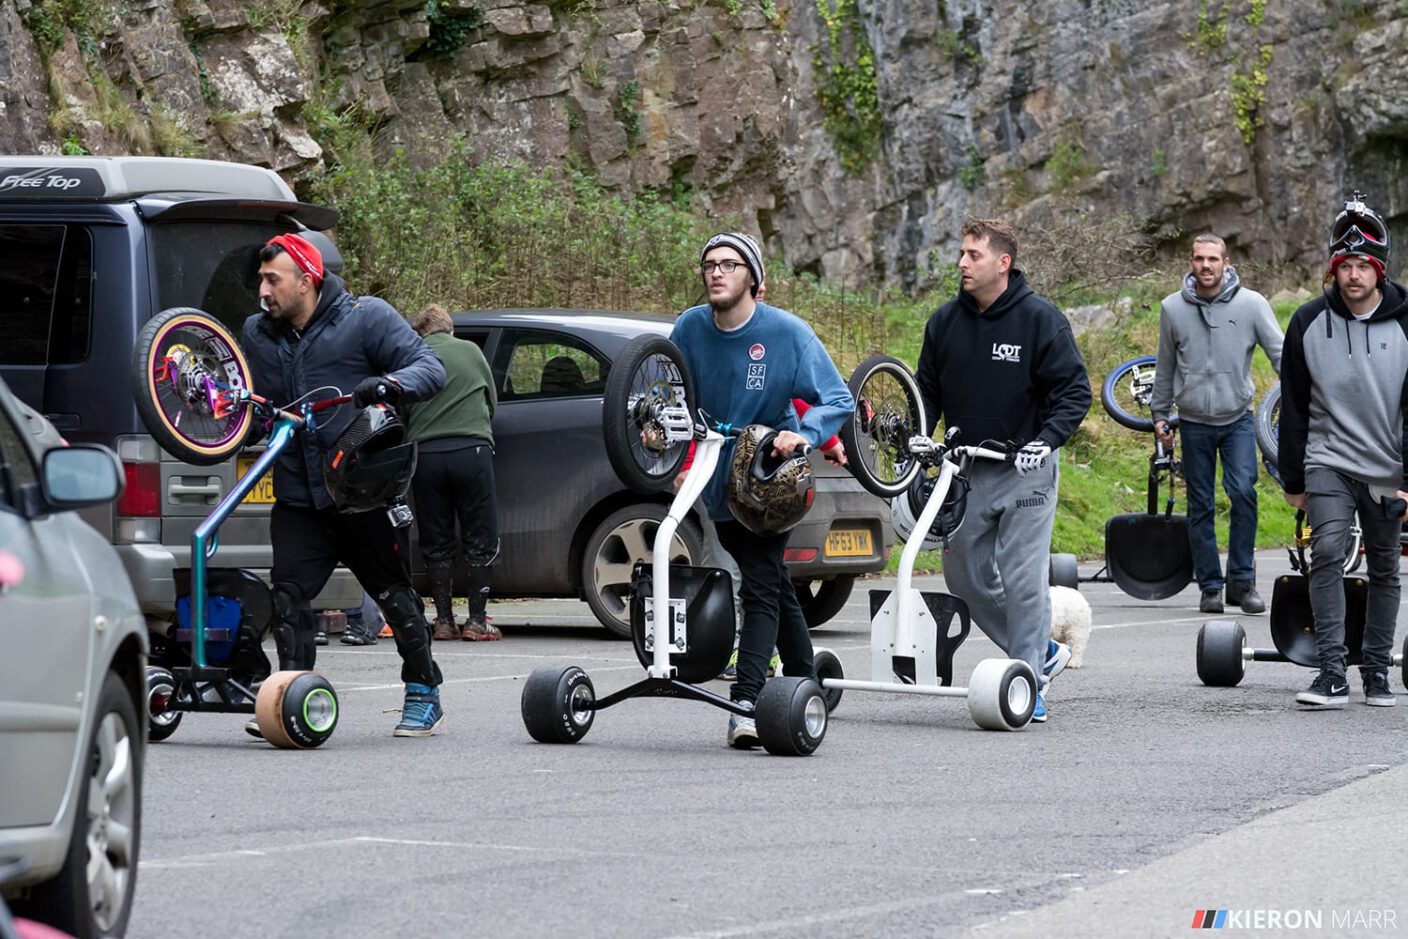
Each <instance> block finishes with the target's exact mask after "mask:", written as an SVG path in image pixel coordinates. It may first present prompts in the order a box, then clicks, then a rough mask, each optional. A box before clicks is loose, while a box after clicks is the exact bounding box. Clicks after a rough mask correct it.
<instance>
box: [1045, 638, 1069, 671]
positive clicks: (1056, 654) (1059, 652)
mask: <svg viewBox="0 0 1408 939" xmlns="http://www.w3.org/2000/svg"><path fill="white" fill-rule="evenodd" d="M1070 661H1071V647H1070V646H1068V645H1066V644H1065V643H1064V642H1057V641H1056V640H1055V639H1048V640H1046V663H1045V664H1044V665H1042V666H1041V673H1042V674H1043V675H1045V676H1046V680H1047V681H1050V680H1051V679H1053V678H1055V677H1056V676H1057V675H1059V674H1061V672H1062V671H1064V670H1065V668H1066V665H1067V663H1069V662H1070Z"/></svg>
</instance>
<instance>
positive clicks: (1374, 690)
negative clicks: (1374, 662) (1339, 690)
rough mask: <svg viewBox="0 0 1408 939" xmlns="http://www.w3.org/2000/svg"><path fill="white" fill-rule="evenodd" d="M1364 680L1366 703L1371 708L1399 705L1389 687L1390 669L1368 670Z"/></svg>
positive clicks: (1363, 675)
mask: <svg viewBox="0 0 1408 939" xmlns="http://www.w3.org/2000/svg"><path fill="white" fill-rule="evenodd" d="M1362 677H1363V679H1364V703H1365V704H1367V705H1369V706H1370V707H1379V708H1391V707H1393V706H1394V705H1395V704H1397V703H1398V699H1397V698H1395V697H1394V696H1393V692H1392V691H1390V690H1389V687H1388V669H1386V668H1366V669H1364V671H1363V673H1362Z"/></svg>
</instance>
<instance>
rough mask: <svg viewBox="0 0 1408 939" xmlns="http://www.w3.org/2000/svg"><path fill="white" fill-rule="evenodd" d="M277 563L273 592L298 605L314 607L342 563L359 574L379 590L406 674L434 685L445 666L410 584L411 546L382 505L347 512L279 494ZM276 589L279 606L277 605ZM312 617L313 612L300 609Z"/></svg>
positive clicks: (273, 526) (367, 586)
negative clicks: (296, 502)
mask: <svg viewBox="0 0 1408 939" xmlns="http://www.w3.org/2000/svg"><path fill="white" fill-rule="evenodd" d="M269 535H270V538H271V539H272V541H273V547H274V566H273V569H272V570H271V571H270V572H269V579H270V580H271V581H272V582H273V589H274V591H275V593H276V594H278V593H279V592H283V593H284V594H285V595H286V596H287V597H288V598H289V599H288V600H287V601H285V602H286V603H292V604H294V605H296V606H297V607H298V609H299V611H300V612H301V611H303V610H306V609H308V608H309V606H310V604H311V603H312V600H313V598H314V597H316V596H317V595H318V593H319V592H320V591H321V590H322V589H323V587H324V586H326V585H327V582H328V578H330V577H331V576H332V572H333V569H334V568H336V567H337V565H338V564H339V563H341V564H345V565H347V568H348V569H349V570H351V571H352V573H353V574H354V575H356V577H357V580H358V581H359V582H360V583H361V585H362V588H363V589H364V590H366V591H367V592H368V593H370V594H371V595H372V596H373V597H375V598H376V600H377V603H378V604H380V606H381V608H382V610H383V612H384V613H385V614H386V621H387V622H388V623H389V624H390V625H391V632H392V634H393V635H394V636H395V638H396V651H397V652H399V653H400V654H401V680H402V681H403V682H416V683H418V684H422V685H430V686H431V687H435V686H437V685H439V684H440V682H441V680H442V679H441V676H440V667H439V666H438V665H436V664H435V662H434V660H433V659H432V658H431V655H430V627H429V626H428V625H427V624H426V622H425V615H424V612H423V611H422V609H421V604H420V599H419V598H418V597H417V596H416V594H415V590H414V588H412V586H411V573H410V568H409V566H408V565H407V555H408V554H409V551H410V545H409V539H408V538H407V536H406V530H405V529H404V528H402V529H397V528H393V527H392V526H391V520H390V519H388V518H387V517H386V513H385V512H380V511H376V512H358V513H356V514H353V515H345V514H343V513H341V512H338V511H337V510H336V509H314V508H305V507H302V506H291V505H285V504H284V503H282V502H275V503H274V508H273V511H272V512H271V513H270V515H269ZM279 605H280V604H279V601H278V599H277V597H276V600H275V606H276V608H277V607H278V606H279ZM305 620H306V621H307V622H311V617H302V616H300V617H299V621H300V626H296V627H295V629H296V630H297V629H299V628H306V627H302V626H301V621H305Z"/></svg>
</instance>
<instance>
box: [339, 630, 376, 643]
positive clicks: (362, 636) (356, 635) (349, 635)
mask: <svg viewBox="0 0 1408 939" xmlns="http://www.w3.org/2000/svg"><path fill="white" fill-rule="evenodd" d="M338 641H339V642H341V643H342V644H343V645H344V646H374V645H376V636H373V635H372V634H371V632H370V631H369V630H367V629H366V628H364V627H362V626H351V625H349V626H348V627H347V629H346V630H345V631H344V632H343V634H342V638H341V639H339V640H338Z"/></svg>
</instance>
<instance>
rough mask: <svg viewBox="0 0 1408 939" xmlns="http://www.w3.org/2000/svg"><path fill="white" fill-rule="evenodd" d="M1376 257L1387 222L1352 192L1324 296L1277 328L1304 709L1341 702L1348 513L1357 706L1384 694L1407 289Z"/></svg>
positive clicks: (1393, 607) (1383, 246) (1393, 610)
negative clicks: (1305, 538)
mask: <svg viewBox="0 0 1408 939" xmlns="http://www.w3.org/2000/svg"><path fill="white" fill-rule="evenodd" d="M1387 263H1388V229H1387V227H1386V226H1385V225H1384V222H1383V219H1381V218H1380V217H1379V216H1378V214H1377V213H1376V212H1374V211H1373V210H1372V209H1370V208H1369V207H1368V206H1366V205H1365V204H1364V203H1363V202H1361V201H1360V197H1359V194H1358V193H1355V196H1354V198H1353V199H1351V200H1350V201H1349V202H1347V203H1346V204H1345V208H1344V211H1343V212H1341V213H1340V215H1339V217H1338V218H1337V219H1336V220H1335V224H1334V226H1333V227H1332V228H1331V231H1330V272H1329V274H1328V275H1327V279H1328V283H1329V286H1328V287H1327V288H1326V290H1325V293H1324V296H1321V297H1319V298H1317V299H1315V300H1312V301H1310V302H1309V303H1307V304H1305V305H1304V306H1302V307H1301V308H1300V309H1299V310H1296V312H1295V315H1294V316H1292V317H1291V322H1290V325H1289V326H1288V327H1287V329H1286V349H1285V356H1284V358H1283V359H1282V360H1281V420H1280V427H1279V441H1280V446H1279V448H1278V452H1277V462H1278V463H1279V465H1280V471H1281V484H1282V486H1283V487H1284V489H1285V495H1286V501H1287V502H1289V503H1290V504H1291V505H1293V506H1295V507H1296V508H1297V509H1304V510H1305V513H1306V517H1307V518H1308V520H1309V521H1310V531H1311V535H1310V558H1311V560H1310V608H1311V611H1312V613H1313V615H1314V621H1315V648H1316V654H1317V658H1318V660H1319V662H1318V664H1319V666H1320V670H1319V672H1318V673H1317V674H1316V676H1315V679H1314V680H1313V681H1312V682H1311V684H1310V687H1309V688H1307V689H1306V690H1304V691H1302V692H1300V693H1298V694H1297V695H1296V703H1297V704H1301V705H1305V706H1308V707H1315V708H1324V707H1343V706H1344V705H1345V704H1346V703H1348V701H1349V682H1348V680H1347V678H1346V675H1345V666H1346V665H1347V664H1348V657H1349V652H1350V650H1349V649H1347V648H1346V646H1345V606H1346V604H1345V586H1344V578H1343V570H1344V561H1345V555H1346V553H1347V551H1348V547H1349V526H1350V522H1351V520H1352V519H1353V518H1354V514H1355V512H1356V511H1357V512H1358V513H1359V524H1360V528H1361V530H1362V531H1363V535H1364V557H1365V561H1366V562H1367V566H1368V571H1369V591H1368V592H1369V595H1368V600H1367V603H1366V609H1365V614H1364V641H1363V646H1362V648H1361V650H1360V664H1359V671H1360V676H1361V678H1362V679H1363V682H1364V703H1365V704H1368V705H1372V706H1375V707H1391V706H1392V705H1393V704H1394V701H1395V698H1394V695H1393V692H1392V691H1391V690H1390V688H1389V684H1388V667H1389V664H1390V663H1391V661H1392V655H1393V634H1394V630H1395V628H1396V626H1397V624H1398V604H1399V596H1400V593H1401V588H1400V585H1399V582H1398V563H1399V562H1398V558H1399V546H1398V538H1399V532H1400V531H1401V529H1402V527H1403V516H1404V514H1405V512H1406V511H1408V506H1405V503H1404V502H1403V501H1402V500H1404V499H1408V492H1405V490H1408V482H1406V481H1405V478H1404V473H1405V463H1408V460H1405V457H1404V446H1405V435H1404V411H1405V403H1408V293H1405V291H1404V289H1403V287H1401V286H1400V285H1398V284H1396V283H1394V282H1393V281H1392V280H1390V279H1389V278H1388V276H1387V274H1386V272H1385V267H1386V265H1387Z"/></svg>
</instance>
